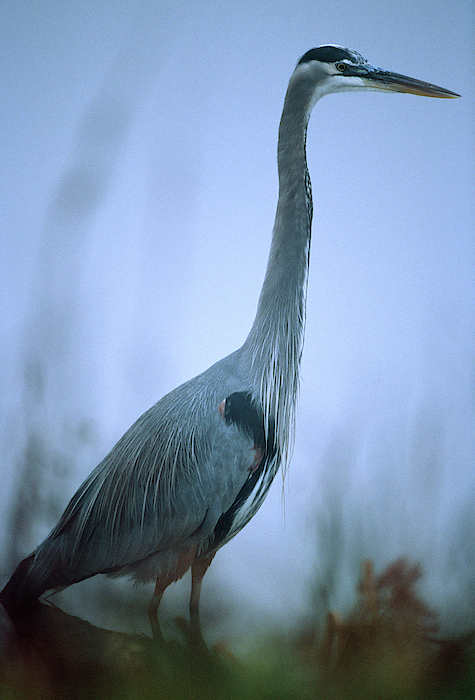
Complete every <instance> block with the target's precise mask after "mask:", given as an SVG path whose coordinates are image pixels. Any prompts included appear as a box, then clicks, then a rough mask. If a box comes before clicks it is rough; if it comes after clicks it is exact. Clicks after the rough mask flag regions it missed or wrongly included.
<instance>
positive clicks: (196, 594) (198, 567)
mask: <svg viewBox="0 0 475 700" xmlns="http://www.w3.org/2000/svg"><path fill="white" fill-rule="evenodd" d="M215 554H216V552H213V554H210V555H209V556H207V557H202V558H201V559H196V560H195V561H194V562H193V564H192V565H191V597H190V627H191V631H192V633H193V635H195V636H196V637H201V630H200V608H199V606H200V594H201V583H202V581H203V576H204V575H205V573H206V571H207V570H208V567H209V565H210V564H211V562H212V561H213V557H214V555H215Z"/></svg>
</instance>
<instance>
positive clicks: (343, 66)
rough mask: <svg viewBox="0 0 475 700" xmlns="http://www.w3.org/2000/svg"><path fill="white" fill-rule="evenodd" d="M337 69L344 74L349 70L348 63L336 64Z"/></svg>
mask: <svg viewBox="0 0 475 700" xmlns="http://www.w3.org/2000/svg"><path fill="white" fill-rule="evenodd" d="M336 69H337V70H339V71H340V73H343V71H345V70H346V69H347V65H346V63H337V64H336Z"/></svg>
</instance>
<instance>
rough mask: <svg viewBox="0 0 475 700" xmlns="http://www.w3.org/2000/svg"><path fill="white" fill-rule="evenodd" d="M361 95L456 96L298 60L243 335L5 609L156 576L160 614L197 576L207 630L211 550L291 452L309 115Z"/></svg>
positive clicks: (124, 447) (158, 420) (172, 404)
mask: <svg viewBox="0 0 475 700" xmlns="http://www.w3.org/2000/svg"><path fill="white" fill-rule="evenodd" d="M363 89H373V90H386V91H388V90H389V91H396V92H412V93H415V94H424V95H428V96H434V97H456V96H457V95H455V93H451V92H450V91H448V90H445V89H443V88H439V87H436V86H434V85H430V84H428V83H423V82H421V81H417V80H414V79H412V78H407V77H405V76H400V75H398V74H394V73H388V72H386V71H382V70H380V69H377V68H375V67H374V66H372V65H370V64H369V63H367V62H366V61H365V60H364V59H363V58H362V57H361V56H360V55H359V54H357V53H356V52H353V51H349V50H348V49H344V48H342V47H337V46H323V47H319V48H317V49H312V50H311V51H309V52H307V53H306V54H305V55H304V56H303V57H302V58H301V59H300V61H299V63H298V64H297V67H296V68H295V71H294V73H293V75H292V77H291V79H290V82H289V86H288V90H287V94H286V98H285V103H284V108H283V112H282V118H281V122H280V128H279V141H278V171H279V198H278V204H277V211H276V217H275V224H274V229H273V236H272V243H271V249H270V255H269V261H268V265H267V271H266V275H265V279H264V284H263V287H262V291H261V295H260V298H259V303H258V308H257V313H256V317H255V320H254V323H253V325H252V328H251V331H250V333H249V335H248V337H247V339H246V340H245V342H244V344H243V345H242V346H241V348H239V349H238V350H237V351H235V352H234V353H232V354H231V355H229V356H227V357H225V358H224V359H222V360H220V361H219V362H217V363H216V364H214V365H213V366H212V367H210V368H209V369H208V370H206V371H205V372H203V373H202V374H200V375H199V376H197V377H195V378H194V379H191V380H190V381H188V382H186V383H185V384H182V385H181V386H179V387H178V388H176V389H175V390H174V391H172V392H170V393H169V394H167V395H166V396H165V397H163V398H162V399H161V400H160V401H159V402H158V403H157V404H155V406H152V408H150V409H149V410H148V411H146V413H144V414H143V415H142V416H141V417H140V418H139V419H138V420H137V421H136V422H135V423H134V424H133V425H132V426H131V428H129V430H128V431H127V432H126V433H125V434H124V435H123V437H122V438H121V439H120V440H119V441H118V443H117V444H116V445H115V447H114V448H113V449H112V450H111V452H110V453H109V454H108V455H107V456H106V457H105V458H104V460H103V461H102V462H101V463H100V464H99V465H98V466H97V467H96V469H95V470H94V471H93V472H92V473H91V475H90V476H89V477H88V478H87V479H86V481H85V482H84V483H83V484H82V486H80V488H79V490H78V491H77V493H76V494H75V495H74V496H73V498H72V499H71V501H70V503H69V504H68V506H67V507H66V510H65V512H64V513H63V515H62V517H61V518H60V520H59V522H58V524H57V525H56V527H55V528H54V529H53V530H52V532H51V533H50V534H49V535H48V537H47V538H46V539H45V540H44V542H43V543H42V544H40V545H39V546H38V547H37V549H36V550H35V551H34V552H33V553H32V554H31V555H30V556H29V557H28V558H27V559H25V560H23V562H21V563H20V565H19V566H18V568H17V570H16V571H15V572H14V574H13V576H12V578H11V579H10V581H9V583H8V584H7V585H6V587H5V588H4V590H3V591H2V592H1V593H0V601H1V602H2V603H3V604H4V605H5V607H6V608H7V609H9V610H13V609H15V608H16V609H18V608H21V607H22V606H25V605H26V604H27V603H28V602H29V601H32V600H33V599H36V598H37V597H39V596H41V595H42V594H43V593H44V592H45V591H48V590H51V589H59V588H62V587H65V586H69V585H71V584H73V583H76V582H78V581H81V580H83V579H86V578H89V577H91V576H94V575H95V574H99V573H102V574H107V575H110V576H117V575H124V574H130V575H131V576H132V577H134V578H135V579H136V580H137V581H138V582H140V583H144V582H147V581H152V580H155V581H156V586H155V593H154V599H153V601H152V606H151V609H152V610H153V611H155V610H156V607H157V606H158V603H159V602H160V598H161V595H162V593H163V591H164V590H165V588H166V587H167V586H168V585H169V584H170V583H171V582H172V581H174V580H176V579H178V578H180V577H181V576H182V575H183V574H184V573H185V571H187V570H188V569H189V568H190V566H191V567H192V573H193V579H192V595H191V603H190V609H191V618H192V623H194V624H195V625H198V601H199V592H200V586H201V579H202V577H203V575H204V572H205V571H206V569H207V567H208V565H209V563H210V561H211V559H212V557H213V556H214V553H215V552H216V550H217V549H218V548H219V547H221V546H222V545H223V544H225V543H226V542H228V541H229V540H230V539H231V538H232V537H233V536H234V535H235V534H236V533H237V532H239V530H240V529H241V528H242V527H243V526H244V525H246V523H247V522H248V521H249V520H250V518H251V517H252V516H253V515H254V514H255V512H256V511H257V510H258V508H259V507H260V505H261V504H262V501H263V499H264V498H265V496H266V494H267V491H268V489H269V487H270V485H271V483H272V480H273V478H274V477H275V475H276V473H277V471H278V469H279V467H280V466H281V465H282V464H284V465H285V463H286V462H287V459H288V456H289V452H290V447H291V442H292V431H293V423H294V411H295V405H296V400H297V393H298V384H299V363H300V357H301V353H302V344H303V332H304V321H305V296H306V286H307V273H308V262H309V249H310V234H311V221H312V193H311V186H310V178H309V174H308V169H307V164H306V133H307V125H308V120H309V117H310V113H311V111H312V109H313V107H314V105H315V103H316V102H317V100H318V99H319V98H320V97H322V96H324V95H325V94H328V93H331V92H338V91H347V90H363ZM223 402H224V405H223ZM218 409H220V410H218Z"/></svg>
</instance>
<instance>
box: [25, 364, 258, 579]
mask: <svg viewBox="0 0 475 700" xmlns="http://www.w3.org/2000/svg"><path fill="white" fill-rule="evenodd" d="M226 360H228V358H225V360H222V361H220V362H219V363H217V364H216V365H214V366H213V367H211V368H210V369H209V370H207V371H206V372H204V373H203V374H202V375H199V376H198V377H195V378H194V379H192V380H191V381H189V382H187V383H185V384H182V385H181V386H180V387H178V388H177V389H175V390H174V391H172V392H170V394H167V396H165V397H164V398H163V399H161V400H160V401H159V402H158V403H157V404H155V406H153V407H152V408H150V409H149V410H148V411H146V412H145V413H144V414H143V415H142V416H141V417H140V418H139V419H138V420H137V421H136V422H135V423H134V424H133V425H132V426H131V428H129V430H128V431H127V432H126V433H125V434H124V435H123V436H122V438H121V439H120V440H119V441H118V443H117V444H116V445H115V447H114V448H113V449H112V450H111V452H110V453H109V454H108V455H107V456H106V457H105V458H104V460H103V461H102V462H101V463H100V464H99V465H98V466H97V467H96V469H95V470H94V471H93V472H92V473H91V475H90V476H89V477H88V478H87V479H86V481H85V482H84V483H83V484H82V486H81V487H80V488H79V490H78V491H77V493H76V494H75V496H73V498H72V499H71V501H70V503H69V504H68V506H67V508H66V510H65V512H64V514H63V516H62V517H61V519H60V521H59V522H58V524H57V526H56V527H55V528H54V529H53V531H52V532H51V534H50V535H49V536H48V538H47V539H46V540H45V541H44V542H43V543H42V544H41V545H40V546H39V547H38V549H37V550H36V551H35V563H34V565H33V568H34V569H37V570H38V571H40V570H42V569H43V570H44V569H45V567H46V568H49V569H50V568H51V566H56V567H58V566H59V567H60V568H61V570H62V571H63V572H64V573H65V575H66V576H67V578H68V580H70V581H71V582H73V581H78V580H82V579H83V578H86V577H89V576H92V575H94V574H96V573H107V572H113V571H114V570H118V569H120V568H122V567H126V566H127V567H128V566H130V565H131V564H133V563H135V562H138V561H140V560H142V559H145V558H146V557H148V556H150V555H151V554H154V553H155V552H158V551H162V550H166V549H168V548H170V547H175V546H177V545H180V544H181V543H183V542H185V541H186V540H187V538H189V537H191V536H193V535H194V534H195V533H197V532H199V535H200V537H202V538H203V539H205V538H206V537H208V536H209V535H210V534H211V533H212V531H213V528H214V526H215V525H216V522H217V520H218V519H219V517H220V516H221V515H222V513H224V512H226V510H227V509H228V508H229V507H230V506H231V504H232V502H233V500H234V498H235V497H236V495H237V493H238V492H239V490H240V488H241V487H242V485H243V483H244V482H245V480H246V478H247V476H248V467H249V466H250V463H251V462H252V452H251V450H250V447H251V446H250V444H249V439H248V438H245V437H244V436H243V435H242V434H241V433H240V432H239V431H238V430H236V429H234V428H233V427H232V426H231V427H229V426H226V424H225V422H224V421H223V419H222V417H221V416H220V415H219V413H218V410H217V408H218V405H219V403H220V402H221V400H222V399H223V398H225V397H226V396H227V395H228V394H229V393H231V392H232V391H237V390H242V388H243V382H242V380H241V379H240V378H239V377H237V376H236V375H235V374H230V372H229V367H227V365H226ZM234 366H235V365H234Z"/></svg>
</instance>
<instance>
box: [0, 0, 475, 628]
mask: <svg viewBox="0 0 475 700" xmlns="http://www.w3.org/2000/svg"><path fill="white" fill-rule="evenodd" d="M474 15H475V9H474V7H473V4H472V3H469V2H462V1H461V0H459V1H457V0H456V1H455V2H453V3H451V4H450V5H448V4H447V3H445V2H442V0H436V1H435V2H432V3H430V4H428V3H427V2H426V1H425V0H411V2H408V1H402V2H400V3H397V4H394V3H393V2H390V1H389V0H378V2H375V0H372V1H368V2H363V3H362V2H361V1H359V2H356V1H355V0H343V1H342V2H340V3H338V4H337V5H335V6H334V7H332V8H330V6H329V5H328V4H319V3H315V2H308V1H307V0H299V1H298V2H296V1H294V0H287V1H286V2H280V3H279V2H276V3H272V4H271V3H255V2H248V1H247V0H239V2H238V1H237V0H229V1H228V2H227V3H222V2H214V1H213V0H205V1H204V2H201V3H192V2H189V1H185V0H182V1H180V0H177V1H176V2H167V1H166V0H160V2H158V1H157V2H151V1H148V2H143V1H139V0H135V1H134V0H122V1H119V0H108V1H107V2H102V1H101V2H97V0H95V1H94V2H92V1H90V0H83V2H81V3H73V2H66V1H61V0H54V1H53V2H49V3H46V2H34V1H33V0H23V1H22V2H21V3H18V2H13V0H4V2H3V3H2V6H1V9H0V19H1V22H0V35H1V48H0V52H1V65H0V71H1V80H0V84H1V91H2V99H1V101H0V110H1V114H2V117H1V119H2V130H1V153H2V167H1V169H0V181H1V188H0V197H1V204H0V235H1V238H2V248H3V251H4V254H3V255H2V256H1V259H0V265H1V277H2V285H1V289H2V304H1V309H2V311H1V313H2V318H1V324H0V329H1V331H0V332H1V341H2V363H1V370H0V381H1V403H0V419H1V420H0V440H1V449H2V473H3V479H2V493H1V496H0V498H1V507H0V519H1V520H0V522H1V528H0V533H1V538H0V553H1V562H2V565H1V571H0V574H1V576H2V581H0V583H3V581H5V580H6V579H7V577H8V576H9V575H10V573H11V571H12V570H13V568H14V567H15V566H16V564H17V563H18V561H19V560H20V558H22V557H23V556H25V555H26V554H28V553H29V552H30V551H31V550H32V549H33V548H34V547H35V546H36V544H38V543H39V542H40V540H41V539H42V538H43V537H44V536H45V535H46V534H47V533H48V531H49V530H50V528H51V527H52V526H53V525H54V524H55V523H56V521H57V519H58V517H59V515H60V514H61V512H62V510H63V508H64V506H65V505H66V503H67V502H68V500H69V498H70V497H71V495H72V494H73V493H74V491H75V490H76V488H77V487H78V486H79V484H80V483H81V481H82V480H83V479H84V478H85V476H86V475H87V474H88V473H89V472H90V471H91V470H92V468H93V467H94V466H95V465H96V464H97V463H98V462H99V461H100V459H101V458H102V457H103V456H104V455H105V454H106V452H107V451H108V450H109V449H110V448H111V447H112V446H113V444H114V443H115V441H116V440H117V439H118V438H119V437H120V436H121V435H122V434H123V432H124V431H125V430H126V429H127V428H128V427H129V426H130V424H131V423H132V422H133V421H134V420H135V419H136V418H137V417H138V416H139V415H140V414H141V413H142V412H143V411H144V410H146V409H147V408H149V406H151V405H152V404H153V403H155V402H156V401H157V400H158V399H159V398H160V397H161V396H162V395H163V394H164V393H166V392H167V391H169V390H170V389H172V388H173V387H175V386H176V385H177V384H179V383H181V382H183V381H185V380H186V379H188V378H190V377H192V376H194V375H195V374H197V373H199V372H201V371H202V370H204V369H205V368H206V367H208V366H209V365H210V364H212V363H213V362H215V361H216V360H218V359H220V358H221V357H223V356H224V355H226V354H228V353H229V352H231V351H232V350H234V349H235V348H237V347H238V346H239V345H240V344H241V343H242V342H243V341H244V339H245V337H246V335H247V332H248V330H249V328H250V326H251V323H252V320H253V316H254V312H255V308H256V304H257V298H258V294H259V291H260V286H261V283H262V280H263V276H264V271H265V265H266V260H267V253H268V248H269V243H270V236H271V231H272V225H273V217H274V211H275V205H276V201H277V169H276V144H277V129H278V123H279V118H280V112H281V109H282V104H283V98H284V94H285V90H286V86H287V81H288V79H289V77H290V75H291V72H292V70H293V68H294V65H295V63H296V61H297V59H298V58H299V57H300V56H301V55H302V54H303V53H304V52H305V51H306V50H307V49H309V48H311V47H313V46H318V45H319V44H323V43H337V44H341V45H344V46H348V47H349V48H352V49H355V50H357V51H359V52H360V53H362V54H363V55H364V56H365V57H366V58H367V59H368V60H369V61H370V62H372V63H373V64H375V65H378V66H381V67H383V68H386V69H388V70H394V71H397V72H399V73H403V74H406V75H411V76H413V77H415V78H419V79H421V80H426V81H429V82H433V83H436V84H438V85H441V86H443V87H446V88H448V89H450V90H453V91H455V92H458V93H460V94H462V99H460V100H454V101H449V100H430V99H428V98H418V97H414V96H410V95H382V94H374V93H368V94H364V93H363V94H359V93H354V94H346V95H338V96H330V97H328V98H326V99H325V100H323V101H322V102H320V103H319V104H318V105H317V107H316V109H315V111H314V115H313V117H312V120H311V123H310V128H309V135H308V162H309V169H310V174H311V177H312V183H313V190H314V208H315V213H314V225H313V239H312V259H311V270H310V283H309V295H308V312H307V332H306V344H305V350H304V357H303V364H302V387H301V399H300V404H299V412H298V420H297V434H296V443H295V450H294V455H293V459H292V463H291V467H290V469H289V472H288V475H287V477H286V480H285V483H284V484H283V483H282V480H281V479H279V478H278V479H277V480H276V482H275V484H274V485H273V488H272V490H271V492H270V494H269V496H268V498H267V501H266V502H265V504H264V505H263V507H262V509H261V510H260V512H259V513H258V514H257V515H256V516H255V518H254V519H253V520H252V521H251V523H250V524H249V525H248V526H247V527H246V528H245V529H244V530H243V531H242V532H241V533H240V534H239V536H238V537H236V538H235V539H234V540H233V541H232V542H231V543H230V544H228V545H227V546H226V547H225V548H224V549H223V550H221V551H220V553H219V554H218V556H217V557H216V559H215V561H214V563H213V566H212V567H211V569H210V571H209V572H208V574H207V575H206V578H205V582H204V587H203V594H202V613H203V618H204V622H205V624H207V627H208V631H209V634H211V635H214V636H215V637H216V638H219V639H225V640H228V641H232V640H237V639H239V638H240V636H241V637H242V636H243V635H245V634H246V633H248V632H249V630H250V629H252V628H255V629H256V630H257V629H260V628H262V626H263V625H266V626H268V627H276V628H278V629H284V628H285V629H288V628H293V627H297V626H299V625H302V624H303V623H304V621H305V620H308V619H309V618H312V619H317V620H318V619H323V617H324V615H325V613H326V611H327V610H329V609H332V610H338V611H339V612H341V613H343V614H344V613H345V612H346V611H347V610H349V609H350V608H351V606H352V605H353V603H354V600H355V586H356V583H357V581H358V578H359V576H360V572H361V563H362V561H363V560H365V559H372V560H373V561H374V564H375V568H376V569H377V570H380V569H382V568H384V567H385V566H387V564H389V563H390V562H391V561H393V560H394V559H396V558H397V557H399V556H405V557H407V558H408V559H409V560H411V561H414V562H418V563H420V564H421V566H422V571H423V579H422V581H421V586H420V590H421V593H422V594H423V595H424V597H425V599H426V601H427V603H428V604H429V605H430V606H432V607H434V608H435V610H436V611H437V612H438V614H439V622H440V624H441V629H442V632H443V633H444V634H449V633H450V634H453V633H456V634H458V633H463V632H465V631H467V630H469V629H472V628H473V627H474V626H475V611H474V608H473V602H472V601H473V596H474V594H475V513H474V508H473V502H474V497H475V470H474V458H475V406H474V400H475V392H474V388H475V385H474V380H475V374H474V369H475V363H474V359H475V333H474V331H475V328H474V302H475V295H474V291H475V290H474V282H475V260H474V236H473V234H474V230H475V229H474V223H475V221H474V219H475V214H474V204H473V188H474V182H475V178H474V159H473V152H474V93H475V80H474V70H473V68H472V65H471V57H472V56H473V55H474V49H475V46H474V44H475V38H474V37H475V32H474V29H475V26H474V25H475V22H474ZM188 586H189V580H188V577H185V579H184V580H183V581H181V582H179V583H178V584H175V585H174V586H172V587H170V589H169V590H168V591H167V593H166V596H165V598H164V601H163V616H164V618H165V619H166V617H167V615H173V614H175V612H176V611H178V612H179V613H180V614H182V613H185V611H186V606H187V600H188ZM151 591H152V587H151V586H149V587H145V588H142V589H137V590H136V589H134V588H133V587H132V586H131V584H129V583H127V582H125V583H124V582H115V581H109V580H107V579H102V577H98V578H95V579H92V580H91V581H88V582H85V583H84V584H79V585H77V586H74V587H73V588H72V589H70V590H68V591H66V592H65V593H64V594H62V595H63V598H62V599H61V605H62V606H63V607H64V608H65V609H67V610H69V611H71V612H74V613H76V614H81V615H83V616H85V617H88V619H90V620H91V621H94V622H96V624H104V625H109V626H112V627H117V628H119V627H120V626H122V627H124V628H128V629H130V627H131V626H133V627H134V628H136V629H141V625H144V626H145V622H146V620H145V619H144V618H145V617H146V616H145V615H144V611H145V609H146V605H148V600H149V597H150V595H151ZM119 605H120V606H122V607H121V610H123V611H125V612H126V613H127V614H125V612H124V614H122V615H118V614H117V610H118V606H119ZM133 614H134V615H135V617H133ZM145 628H146V626H145V627H144V629H145Z"/></svg>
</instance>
